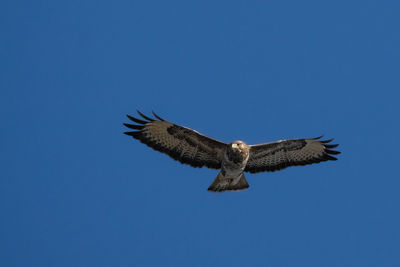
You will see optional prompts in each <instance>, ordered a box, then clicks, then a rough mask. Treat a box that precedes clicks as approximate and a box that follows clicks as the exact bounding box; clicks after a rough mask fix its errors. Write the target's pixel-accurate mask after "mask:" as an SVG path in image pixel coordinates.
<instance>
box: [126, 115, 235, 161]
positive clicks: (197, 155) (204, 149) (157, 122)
mask: <svg viewBox="0 0 400 267" xmlns="http://www.w3.org/2000/svg"><path fill="white" fill-rule="evenodd" d="M138 113H139V115H140V116H141V117H143V119H145V120H141V119H137V118H134V117H131V116H129V115H127V116H128V118H129V119H130V120H131V121H133V122H135V123H137V124H128V123H124V125H125V126H126V127H128V128H130V129H133V130H136V131H130V132H125V134H127V135H130V136H132V137H133V138H136V139H138V140H139V141H140V142H142V143H144V144H146V145H148V146H149V147H151V148H153V149H154V150H157V151H160V152H162V153H165V154H167V155H168V156H170V157H171V158H173V159H175V160H178V161H179V162H181V163H185V164H189V165H191V166H193V167H203V166H205V167H208V168H212V169H219V168H221V162H222V159H223V155H224V152H225V148H226V146H227V144H226V143H223V142H220V141H217V140H215V139H212V138H210V137H207V136H205V135H202V134H200V133H198V132H197V131H195V130H192V129H189V128H186V127H182V126H179V125H176V124H173V123H171V122H168V121H165V120H164V119H162V118H160V117H159V116H157V114H155V113H154V112H153V115H154V116H155V119H152V118H149V117H147V116H145V115H143V114H142V113H141V112H140V111H138Z"/></svg>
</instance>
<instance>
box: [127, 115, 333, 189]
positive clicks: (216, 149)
mask: <svg viewBox="0 0 400 267" xmlns="http://www.w3.org/2000/svg"><path fill="white" fill-rule="evenodd" d="M137 112H138V114H139V115H140V116H141V117H142V119H138V118H134V117H132V116H129V115H127V116H128V118H129V119H130V120H131V121H133V122H135V123H136V124H128V123H124V125H125V126H126V127H128V128H130V129H133V130H135V131H129V132H125V134H127V135H129V136H132V137H133V138H135V139H138V140H139V141H140V142H142V143H144V144H146V145H148V146H149V147H151V148H153V149H155V150H157V151H160V152H162V153H165V154H167V155H168V156H170V157H171V158H173V159H175V160H177V161H179V162H181V163H184V164H189V165H190V166H192V167H208V168H211V169H220V170H221V171H220V172H219V173H218V175H217V177H216V178H215V180H214V181H213V183H212V184H211V185H210V186H209V187H208V190H209V191H212V192H223V191H227V190H242V189H246V188H248V187H249V184H248V183H247V181H246V178H245V176H244V172H250V173H257V172H264V171H271V172H272V171H277V170H281V169H284V168H286V167H289V166H299V165H307V164H312V163H319V162H322V161H327V160H337V158H335V157H334V156H332V155H336V154H340V152H339V151H335V150H332V149H333V148H335V147H337V146H338V145H336V144H330V142H331V141H332V140H333V139H330V140H320V138H321V137H322V136H320V137H316V138H310V139H293V140H280V141H276V142H272V143H265V144H258V145H247V144H246V143H244V142H243V141H234V142H232V143H224V142H221V141H218V140H215V139H213V138H210V137H208V136H205V135H202V134H200V133H199V132H197V131H195V130H192V129H189V128H186V127H183V126H179V125H177V124H174V123H172V122H169V121H166V120H164V119H162V118H161V117H160V116H158V115H157V114H155V113H154V112H153V115H154V118H150V117H148V116H146V115H144V114H142V113H141V112H140V111H137ZM143 119H144V120H143Z"/></svg>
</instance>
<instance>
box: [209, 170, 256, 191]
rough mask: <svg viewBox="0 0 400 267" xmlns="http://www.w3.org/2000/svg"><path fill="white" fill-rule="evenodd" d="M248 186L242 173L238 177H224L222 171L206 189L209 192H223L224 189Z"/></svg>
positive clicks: (242, 188) (235, 189) (239, 188)
mask: <svg viewBox="0 0 400 267" xmlns="http://www.w3.org/2000/svg"><path fill="white" fill-rule="evenodd" d="M247 188H249V184H248V183H247V181H246V177H245V176H244V174H243V173H242V174H241V175H240V178H238V177H225V176H223V175H222V173H221V172H220V173H218V175H217V178H215V180H214V182H213V183H212V184H211V185H210V186H209V187H208V191H211V192H224V191H238V190H244V189H247Z"/></svg>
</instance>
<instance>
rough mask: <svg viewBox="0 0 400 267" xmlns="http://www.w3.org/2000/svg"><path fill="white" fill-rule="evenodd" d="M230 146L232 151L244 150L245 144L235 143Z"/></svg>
mask: <svg viewBox="0 0 400 267" xmlns="http://www.w3.org/2000/svg"><path fill="white" fill-rule="evenodd" d="M230 145H231V149H232V150H243V147H244V145H245V144H244V143H243V142H242V141H235V142H232V143H231V144H230Z"/></svg>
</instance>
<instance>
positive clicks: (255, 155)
mask: <svg viewBox="0 0 400 267" xmlns="http://www.w3.org/2000/svg"><path fill="white" fill-rule="evenodd" d="M320 138H321V137H316V138H312V139H294V140H281V141H277V142H272V143H267V144H261V145H252V146H250V156H249V160H248V162H247V165H246V168H245V171H247V172H251V173H257V172H264V171H277V170H281V169H284V168H286V167H289V166H299V165H307V164H312V163H319V162H322V161H327V160H337V158H335V157H334V156H332V155H336V154H340V152H339V151H335V150H331V149H332V148H335V147H337V146H338V145H336V144H329V142H331V141H332V140H333V139H330V140H325V141H319V139H320Z"/></svg>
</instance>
